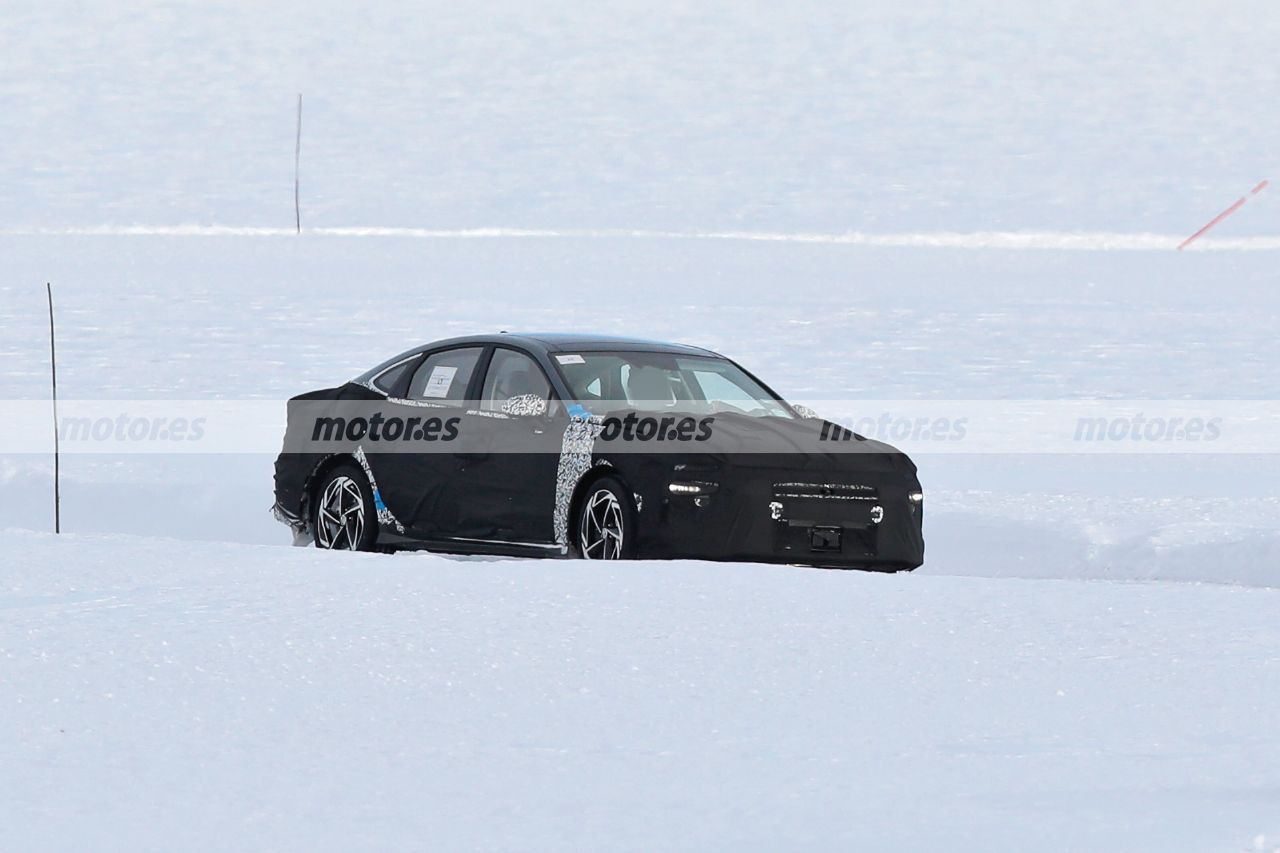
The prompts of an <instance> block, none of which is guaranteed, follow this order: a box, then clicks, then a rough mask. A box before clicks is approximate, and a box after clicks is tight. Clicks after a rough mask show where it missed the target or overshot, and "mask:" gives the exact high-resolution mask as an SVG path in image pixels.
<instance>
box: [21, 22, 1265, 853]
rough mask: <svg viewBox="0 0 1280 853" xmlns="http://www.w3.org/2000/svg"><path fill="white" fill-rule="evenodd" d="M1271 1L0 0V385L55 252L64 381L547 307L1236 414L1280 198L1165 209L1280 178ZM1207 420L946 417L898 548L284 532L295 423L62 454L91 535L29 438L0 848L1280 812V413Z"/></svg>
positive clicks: (1203, 826) (1019, 831) (1255, 829)
mask: <svg viewBox="0 0 1280 853" xmlns="http://www.w3.org/2000/svg"><path fill="white" fill-rule="evenodd" d="M1278 41H1280V14H1278V13H1277V11H1276V9H1275V8H1274V4H1272V3H1268V2H1263V0H1257V2H1252V0H1235V2H1228V3H1224V4H1209V5H1206V4H1197V3H1192V2H1189V0H1187V2H1183V0H1177V2H1172V3H1169V2H1164V3H1154V2H1151V3H1148V2H1139V3H1126V4H1115V3H1083V4H1070V5H1067V4H1052V5H1045V4H1041V6H1039V7H1036V8H1032V7H1031V6H1029V5H1028V4H1025V3H1019V2H1013V0H1008V2H997V1H996V0H992V2H979V3H968V4H963V5H962V6H957V5H956V4H951V3H945V2H943V1H942V0H936V2H927V3H919V4H902V3H889V2H873V3H856V4H839V3H823V2H798V3H788V4H785V6H779V5H777V4H771V3H763V2H760V3H756V2H750V3H743V2H732V3H729V2H724V3H719V2H707V3H699V4H691V5H690V4H683V5H673V6H671V7H667V8H664V7H662V6H655V5H654V4H652V3H639V2H617V3H598V4H593V5H591V6H590V8H587V7H582V8H576V7H570V6H561V5H556V4H550V3H525V2H515V0H507V2H495V3H485V4H468V5H461V6H456V5H443V4H434V5H432V6H431V7H429V8H424V7H420V6H417V5H411V4H397V3H379V4H373V5H372V6H370V5H369V4H365V5H360V4H354V5H353V4H344V3H336V2H320V3H314V2H309V3H305V4H302V3H295V4H286V3H279V4H260V3H251V2H245V1H244V0H240V2H227V3H214V4H211V3H204V2H201V3H195V2H176V3H167V4H163V5H152V6H147V7H145V8H144V7H141V6H136V5H131V4H124V3H115V2H112V3H100V4H92V5H90V6H84V5H83V4H71V3H61V2H41V3H34V2H31V3H14V4H9V5H7V6H6V7H5V26H3V27H0V137H2V138H3V140H4V144H3V145H0V198H2V199H3V202H2V203H0V259H2V260H3V264H2V266H3V271H4V275H3V276H2V277H0V398H3V400H15V399H17V400H33V399H43V398H44V396H45V395H46V394H47V345H48V341H47V337H46V335H47V316H46V314H45V304H44V290H43V284H44V282H45V281H52V282H53V283H54V287H55V294H56V297H57V299H58V304H59V334H60V340H59V361H60V376H59V379H60V385H61V392H62V395H63V397H64V398H67V399H81V400H93V399H99V400H106V399H110V400H151V401H165V400H202V399H210V400H224V401H229V400H242V399H252V400H282V399H283V398H285V397H287V396H290V395H292V394H295V393H298V392H300V391H304V390H310V389H313V388H317V387H324V386H328V385H331V384H333V383H335V382H338V381H341V380H343V379H346V378H349V377H350V376H352V375H354V374H356V373H358V372H360V371H362V370H364V369H365V368H367V367H369V366H370V365H372V364H373V363H375V362H377V361H378V360H380V359H382V358H383V357H385V356H387V355H389V354H391V353H394V352H397V351H399V350H401V349H403V348H405V347H407V346H410V345H413V344H417V343H420V342H423V341H427V340H432V339H436V338H440V337H445V336H449V335H453V334H461V333H469V332H491V331H495V330H498V329H511V330H521V329H523V330H590V331H600V332H608V333H616V334H634V335H642V336H649V337H656V338H666V339H673V340H680V341H685V342H689V343H695V344H700V345H703V346H708V347H711V348H713V349H717V350H720V351H722V352H724V353H726V354H728V355H730V356H732V357H734V358H735V359H738V360H739V361H741V362H742V363H744V364H745V365H747V366H748V367H749V368H751V369H752V370H754V371H756V372H758V373H759V374H760V375H761V376H762V377H764V378H765V379H767V380H768V381H769V382H770V384H772V385H774V387H776V388H777V390H779V391H780V392H781V393H782V394H783V395H784V396H787V397H788V398H790V399H793V400H796V401H801V402H805V403H808V404H810V405H814V406H816V407H817V408H819V409H821V408H822V401H824V400H832V401H834V400H841V401H850V400H852V401H857V400H861V399H867V400H916V401H932V402H933V403H936V405H937V406H938V407H939V413H940V414H942V415H946V414H948V412H949V409H948V406H949V403H948V401H974V400H978V401H981V400H995V401H1008V400H1043V401H1055V400H1056V401H1062V400H1089V399H1103V400H1135V399H1138V400H1141V399H1151V400H1179V401H1183V402H1188V403H1190V404H1193V405H1194V404H1202V405H1204V406H1205V408H1206V411H1205V412H1204V414H1205V416H1206V417H1211V416H1214V415H1229V414H1230V412H1229V411H1226V407H1229V406H1230V404H1229V403H1224V402H1221V401H1230V400H1268V399H1271V398H1274V397H1275V394H1276V389H1277V388H1280V342H1278V341H1277V336H1276V334H1275V330H1276V329H1277V328H1280V295H1278V294H1280V289H1277V286H1278V285H1280V282H1278V281H1277V276H1276V266H1275V261H1276V258H1277V257H1280V255H1277V249H1278V248H1280V237H1277V230H1276V222H1277V217H1276V210H1277V209H1278V208H1277V204H1280V195H1277V192H1280V189H1278V188H1277V187H1275V186H1273V187H1271V188H1269V189H1267V190H1265V191H1263V192H1261V193H1259V194H1258V195H1256V196H1251V197H1250V200H1249V202H1248V204H1247V205H1246V206H1245V207H1244V208H1243V209H1242V210H1241V211H1240V212H1238V213H1237V214H1235V216H1233V217H1232V218H1231V219H1229V220H1227V221H1226V222H1225V223H1223V224H1222V225H1221V226H1219V228H1218V229H1217V230H1216V231H1214V233H1213V235H1212V236H1211V237H1210V238H1207V239H1206V240H1205V241H1203V242H1202V243H1200V244H1198V245H1197V248H1195V249H1193V250H1191V251H1188V252H1182V253H1179V252H1175V251H1173V248H1172V247H1173V246H1175V245H1176V244H1177V243H1178V241H1179V240H1180V239H1181V238H1182V237H1185V236H1186V235H1188V234H1190V233H1191V232H1192V231H1194V230H1195V229H1196V228H1197V227H1198V226H1199V225H1201V224H1202V223H1204V222H1205V221H1206V220H1208V219H1209V218H1210V217H1211V216H1213V215H1214V214H1215V213H1217V212H1218V211H1219V210H1221V209H1222V208H1224V207H1226V206H1227V205H1228V204H1229V203H1230V202H1232V201H1234V200H1235V199H1236V198H1238V197H1240V196H1241V195H1243V194H1245V193H1246V192H1247V191H1248V190H1249V188H1251V187H1253V186H1255V185H1256V184H1257V182H1258V181H1260V180H1261V179H1263V178H1272V179H1273V180H1274V179H1276V178H1280V175H1278V174H1277V173H1275V172H1274V171H1273V167H1274V166H1275V153H1274V152H1275V151H1276V150H1278V149H1280V124H1277V123H1276V122H1274V121H1270V120H1268V118H1267V112H1266V109H1267V106H1268V105H1270V104H1273V103H1275V102H1276V101H1277V96H1280V75H1278V74H1277V72H1276V66H1275V63H1274V62H1271V61H1269V57H1270V55H1271V53H1272V52H1273V50H1272V48H1273V45H1274V44H1276V43H1277V42H1278ZM299 91H301V92H303V93H304V104H305V106H304V115H305V118H304V135H303V136H304V138H303V157H302V164H303V165H302V176H303V184H302V199H303V224H304V228H307V229H314V230H309V232H308V233H304V234H303V235H301V236H300V237H295V236H292V235H290V234H288V233H287V232H288V229H290V228H291V227H292V224H293V218H292V217H293V209H292V203H293V183H292V181H293V174H292V168H293V132H294V126H293V121H294V114H293V109H294V98H295V97H296V93H297V92H299ZM378 229H383V230H378ZM386 229H391V230H386ZM477 229H478V230H477ZM1203 248H1212V249H1216V251H1202V250H1201V249H1203ZM1201 401H1203V402H1201ZM1214 401H1218V402H1214ZM6 411H9V410H6ZM1139 449H1142V448H1139ZM1180 449H1181V448H1180ZM1023 450H1025V448H1023ZM1211 450H1213V448H1212V447H1210V446H1207V445H1196V446H1192V445H1189V444H1188V445H1186V447H1185V452H1175V453H1160V454H1147V453H1141V452H1135V453H1132V454H1115V453H1108V454H1104V455H1099V454H1075V453H1063V452H1060V451H1061V448H1060V447H1059V448H1055V449H1054V451H1053V452H1044V453H1026V452H1019V453H1016V454H1004V453H998V452H997V453H991V452H984V453H981V454H978V453H965V452H960V453H945V454H943V453H936V454H935V453H929V452H922V453H917V454H915V457H916V460H917V462H918V463H919V466H920V473H921V479H922V482H923V483H924V486H925V489H926V492H927V494H928V498H927V507H928V510H927V513H926V539H927V543H928V550H927V562H926V565H925V566H924V567H923V568H922V569H921V570H920V571H919V572H917V573H915V574H913V575H911V576H902V577H878V576H876V577H868V576H863V575H857V574H847V573H827V572H813V571H803V570H795V569H784V568H767V567H752V566H737V565H732V566H731V565H723V566H722V565H708V564H697V563H671V564H647V565H626V566H617V567H611V568H608V569H599V568H597V567H595V566H592V567H590V568H588V567H586V566H581V565H574V564H572V563H530V562H519V561H500V562H484V561H467V560H454V559H445V558H440V557H432V556H424V555H412V556H410V555H402V556H397V557H393V558H384V557H374V556H369V557H365V556H342V555H337V556H335V555H320V554H316V553H315V552H311V551H300V550H295V549H289V548H287V547H284V546H285V543H286V542H287V539H288V537H287V536H286V535H285V531H284V529H283V528H282V527H280V526H279V525H278V524H276V523H275V522H274V521H272V520H271V519H270V517H269V516H268V514H267V512H266V510H267V507H268V506H269V505H270V503H271V469H270V463H271V459H270V457H269V456H267V455H262V454H240V455H228V456H207V455H206V456H201V455H198V454H196V455H192V454H187V455H183V456H172V455H162V454H143V455H130V456H94V455H82V454H73V455H69V456H67V457H66V458H64V460H63V463H64V465H63V486H64V502H63V521H64V527H65V529H66V530H68V531H70V533H71V535H69V536H67V537H64V538H63V539H60V540H59V539H54V538H53V537H51V536H49V535H46V534H45V533H43V532H39V533H38V532H35V531H47V530H48V529H49V528H50V527H51V520H52V519H51V515H52V513H51V511H50V510H51V502H50V498H49V490H50V484H51V479H52V462H51V460H50V459H49V458H48V457H47V456H46V455H40V454H35V455H31V454H25V455H24V454H17V453H13V452H11V451H10V450H9V449H7V448H5V447H0V528H4V530H3V536H4V539H5V542H6V546H5V548H4V549H2V550H0V685H3V687H4V690H3V691H0V781H3V783H4V784H3V786H2V788H0V791H2V792H3V793H0V826H2V827H4V829H3V830H2V831H0V838H3V842H0V847H8V846H16V847H19V848H22V849H33V848H62V849H83V848H84V847H89V846H92V847H115V848H129V849H137V848H150V849H162V848H163V849H173V848H183V847H186V848H225V849H244V848H281V847H289V848H313V849H314V848H330V849H350V848H352V847H422V846H437V847H446V848H448V847H452V848H459V847H474V846H484V847H501V848H512V847H520V848H526V847H534V848H550V847H565V846H571V847H577V848H583V849H586V848H599V847H602V846H610V847H637V848H638V847H654V846H657V845H659V844H661V845H662V846H669V847H683V848H695V847H697V848H702V847H707V846H713V847H726V848H728V847H775V848H776V847H821V846H832V844H833V843H844V844H845V846H856V847H858V848H861V849H894V850H901V849H923V848H926V847H947V848H952V847H955V848H959V849H973V850H988V849H1011V850H1012V849H1016V850H1026V849H1041V848H1048V849H1087V850H1095V849H1114V850H1135V849H1176V850H1215V849H1217V850H1241V849H1265V850H1271V849H1273V848H1276V847H1280V805H1277V804H1278V803H1280V776H1277V771H1276V769H1275V768H1276V767H1278V766H1280V762H1278V761H1277V758H1280V755H1278V754H1277V751H1278V749H1280V746H1278V744H1280V738H1278V737H1277V736H1276V734H1275V732H1274V726H1273V725H1270V722H1271V719H1272V718H1273V717H1275V716H1276V714H1275V708H1277V707H1280V687H1278V686H1277V685H1280V678H1277V675H1280V673H1277V671H1276V670H1277V666H1280V642H1278V640H1280V637H1278V635H1277V629H1276V627H1275V626H1276V625H1277V624H1280V622H1278V620H1277V618H1276V616H1277V613H1276V611H1277V605H1278V600H1277V595H1278V594H1280V593H1278V592H1277V591H1276V589H1274V588H1276V587H1280V493H1278V492H1277V489H1276V485H1275V484H1276V483H1277V482H1280V455H1277V454H1252V455H1245V454H1234V453H1212V452H1208V451H1211ZM121 534H124V535H121Z"/></svg>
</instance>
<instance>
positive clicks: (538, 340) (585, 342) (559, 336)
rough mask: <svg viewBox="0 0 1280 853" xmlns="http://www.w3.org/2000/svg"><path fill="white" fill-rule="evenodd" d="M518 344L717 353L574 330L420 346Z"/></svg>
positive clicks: (474, 337) (547, 348)
mask: <svg viewBox="0 0 1280 853" xmlns="http://www.w3.org/2000/svg"><path fill="white" fill-rule="evenodd" d="M503 343H506V344H516V345H519V346H523V347H524V348H525V349H530V350H542V351H543V352H549V353H550V352H608V351H611V350H619V351H623V352H626V351H630V352H665V353H672V354H674V355H702V356H706V355H716V356H718V355H719V353H715V352H712V351H711V350H709V349H704V348H702V347H695V346H689V345H687V344H673V343H667V342H665V341H654V340H647V339H645V338H628V337H620V336H617V335H595V334H583V333H572V332H529V333H516V332H499V333H498V334H496V335H470V336H468V337H462V338H450V339H448V340H444V341H436V342H434V343H431V344H426V345H424V346H423V347H420V348H419V349H436V348H438V347H442V346H456V345H460V344H503Z"/></svg>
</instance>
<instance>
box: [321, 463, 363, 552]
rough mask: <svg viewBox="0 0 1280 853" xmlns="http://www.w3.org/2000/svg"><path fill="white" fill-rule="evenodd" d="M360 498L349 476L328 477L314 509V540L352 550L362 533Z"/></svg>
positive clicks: (356, 487) (326, 546)
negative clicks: (316, 507)
mask: <svg viewBox="0 0 1280 853" xmlns="http://www.w3.org/2000/svg"><path fill="white" fill-rule="evenodd" d="M364 523H365V518H364V498H363V497H362V496H361V495H360V487H359V486H358V485H357V484H356V482H355V480H352V479H351V478H350V477H346V476H339V477H334V478H333V479H332V480H331V481H329V485H327V486H325V489H324V494H322V495H321V496H320V504H319V508H318V510H317V512H316V544H317V545H319V546H320V547H321V548H329V549H331V550H335V551H355V550H358V549H359V547H360V537H361V536H363V535H364Z"/></svg>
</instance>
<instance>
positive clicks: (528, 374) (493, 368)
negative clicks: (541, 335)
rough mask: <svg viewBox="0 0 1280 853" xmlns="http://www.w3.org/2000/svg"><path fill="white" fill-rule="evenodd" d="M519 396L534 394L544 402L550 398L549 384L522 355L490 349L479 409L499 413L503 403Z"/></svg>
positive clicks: (504, 350)
mask: <svg viewBox="0 0 1280 853" xmlns="http://www.w3.org/2000/svg"><path fill="white" fill-rule="evenodd" d="M521 394H534V395H536V396H538V397H541V398H542V399H544V400H545V399H547V397H548V396H550V394H551V385H550V383H548V382H547V377H546V376H545V375H544V374H543V372H542V368H541V367H538V364H537V362H535V361H534V360H533V359H531V358H529V356H527V355H525V354H524V353H520V352H516V351H515V350H509V349H496V350H494V351H493V360H492V361H490V362H489V372H488V373H487V374H485V378H484V388H483V389H482V390H481V392H480V408H481V409H484V410H486V411H491V412H500V411H502V404H503V403H505V402H506V401H507V400H510V399H511V398H512V397H518V396H520V395H521Z"/></svg>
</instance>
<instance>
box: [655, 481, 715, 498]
mask: <svg viewBox="0 0 1280 853" xmlns="http://www.w3.org/2000/svg"><path fill="white" fill-rule="evenodd" d="M718 488H720V484H719V483H697V482H683V483H671V484H669V485H668V486H667V491H669V492H671V494H673V495H709V494H711V493H712V492H714V491H715V490H716V489H718Z"/></svg>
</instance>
